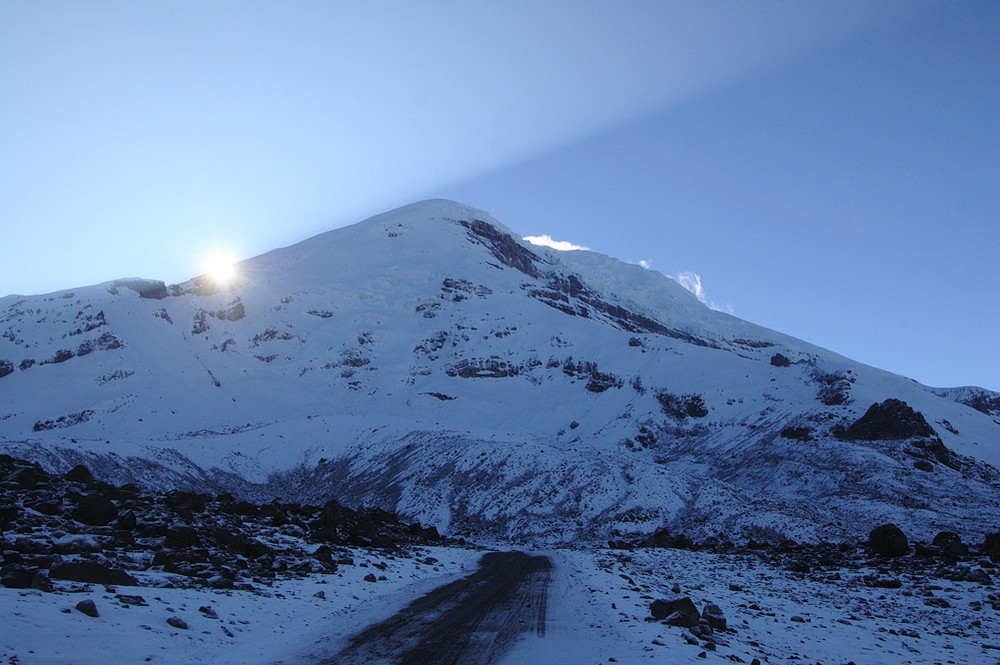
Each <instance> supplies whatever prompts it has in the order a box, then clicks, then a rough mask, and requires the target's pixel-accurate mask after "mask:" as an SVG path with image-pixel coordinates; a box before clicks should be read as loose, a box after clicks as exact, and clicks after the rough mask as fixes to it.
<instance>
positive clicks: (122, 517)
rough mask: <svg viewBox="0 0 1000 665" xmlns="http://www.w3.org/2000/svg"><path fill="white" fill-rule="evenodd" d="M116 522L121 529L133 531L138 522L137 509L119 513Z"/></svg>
mask: <svg viewBox="0 0 1000 665" xmlns="http://www.w3.org/2000/svg"><path fill="white" fill-rule="evenodd" d="M116 524H117V526H118V528H119V529H122V530H124V531H132V530H133V529H135V527H136V524H137V520H136V517H135V511H132V510H123V511H122V512H120V513H118V521H117V523H116Z"/></svg>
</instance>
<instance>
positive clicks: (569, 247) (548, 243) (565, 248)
mask: <svg viewBox="0 0 1000 665" xmlns="http://www.w3.org/2000/svg"><path fill="white" fill-rule="evenodd" d="M524 239H525V240H527V241H528V242H530V243H531V244H532V245H541V246H542V247H551V248H552V249H557V250H559V251H560V252H569V251H573V250H576V249H583V250H589V249H590V248H589V247H584V246H583V245H574V244H573V243H571V242H568V241H566V240H553V239H552V236H550V235H540V236H524Z"/></svg>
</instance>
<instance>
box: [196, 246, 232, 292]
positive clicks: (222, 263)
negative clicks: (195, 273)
mask: <svg viewBox="0 0 1000 665" xmlns="http://www.w3.org/2000/svg"><path fill="white" fill-rule="evenodd" d="M235 263H236V262H235V261H234V260H233V256H232V255H231V254H229V253H228V252H223V251H214V252H211V253H209V254H208V255H207V256H205V259H204V261H203V265H204V267H205V272H206V273H207V274H208V276H209V277H211V278H212V281H213V282H215V283H216V284H218V285H219V286H223V285H226V284H229V283H230V282H231V281H233V280H234V279H235V278H236V266H235Z"/></svg>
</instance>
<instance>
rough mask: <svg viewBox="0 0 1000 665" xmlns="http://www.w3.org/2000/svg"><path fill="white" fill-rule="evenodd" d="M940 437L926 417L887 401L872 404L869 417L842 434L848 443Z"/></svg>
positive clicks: (864, 416) (862, 418) (903, 403)
mask: <svg viewBox="0 0 1000 665" xmlns="http://www.w3.org/2000/svg"><path fill="white" fill-rule="evenodd" d="M916 437H934V438H936V437H937V433H936V432H935V431H934V430H933V429H932V428H931V426H930V425H928V424H927V420H926V419H924V416H923V414H922V413H920V412H918V411H914V410H913V409H912V408H910V406H909V405H907V403H906V402H903V401H900V400H898V399H892V398H890V399H887V400H885V401H884V402H882V403H881V404H872V405H871V406H870V407H868V411H866V412H865V415H863V416H861V418H859V419H858V420H857V421H855V422H854V423H853V424H852V425H851V426H850V427H848V428H847V429H846V430H844V431H843V432H841V433H840V438H841V439H844V440H846V441H886V440H899V439H912V438H916Z"/></svg>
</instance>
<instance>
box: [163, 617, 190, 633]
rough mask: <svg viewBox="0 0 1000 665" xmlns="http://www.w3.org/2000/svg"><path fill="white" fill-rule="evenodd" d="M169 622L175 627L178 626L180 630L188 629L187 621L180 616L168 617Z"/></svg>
mask: <svg viewBox="0 0 1000 665" xmlns="http://www.w3.org/2000/svg"><path fill="white" fill-rule="evenodd" d="M167 624H168V625H170V626H173V627H174V628H177V629H178V630H187V629H188V625H187V621H185V620H184V619H182V618H180V617H179V616H172V617H170V618H169V619H167Z"/></svg>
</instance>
